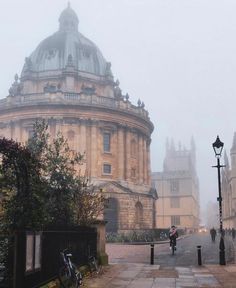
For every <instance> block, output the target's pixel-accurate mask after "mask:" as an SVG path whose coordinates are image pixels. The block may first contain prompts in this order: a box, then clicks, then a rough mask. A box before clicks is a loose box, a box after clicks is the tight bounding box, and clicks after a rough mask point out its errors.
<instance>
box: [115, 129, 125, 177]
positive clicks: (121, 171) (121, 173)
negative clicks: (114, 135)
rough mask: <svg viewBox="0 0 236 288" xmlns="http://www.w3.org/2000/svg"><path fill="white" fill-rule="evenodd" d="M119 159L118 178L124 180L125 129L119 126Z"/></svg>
mask: <svg viewBox="0 0 236 288" xmlns="http://www.w3.org/2000/svg"><path fill="white" fill-rule="evenodd" d="M117 160H118V179H119V180H124V164H125V159H124V129H123V128H122V127H121V126H120V127H119V128H118V145H117Z"/></svg>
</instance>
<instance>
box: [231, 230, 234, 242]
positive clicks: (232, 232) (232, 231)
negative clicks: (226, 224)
mask: <svg viewBox="0 0 236 288" xmlns="http://www.w3.org/2000/svg"><path fill="white" fill-rule="evenodd" d="M231 234H232V239H233V240H234V239H235V229H234V228H232V230H231Z"/></svg>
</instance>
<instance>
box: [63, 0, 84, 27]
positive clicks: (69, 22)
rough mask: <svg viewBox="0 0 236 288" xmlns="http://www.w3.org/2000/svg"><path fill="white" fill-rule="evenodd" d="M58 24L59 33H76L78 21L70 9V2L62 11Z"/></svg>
mask: <svg viewBox="0 0 236 288" xmlns="http://www.w3.org/2000/svg"><path fill="white" fill-rule="evenodd" d="M59 23H60V26H59V30H60V31H78V25H79V19H78V16H77V15H76V13H75V11H74V10H73V9H72V8H71V7H70V2H68V6H67V8H66V9H65V10H64V11H62V13H61V15H60V17H59Z"/></svg>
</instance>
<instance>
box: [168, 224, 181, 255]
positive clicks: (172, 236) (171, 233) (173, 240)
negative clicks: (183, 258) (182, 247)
mask: <svg viewBox="0 0 236 288" xmlns="http://www.w3.org/2000/svg"><path fill="white" fill-rule="evenodd" d="M178 237H179V235H178V231H177V228H176V227H175V225H172V226H171V228H170V231H169V238H170V249H171V248H172V243H173V244H174V247H175V250H176V239H177V238H178Z"/></svg>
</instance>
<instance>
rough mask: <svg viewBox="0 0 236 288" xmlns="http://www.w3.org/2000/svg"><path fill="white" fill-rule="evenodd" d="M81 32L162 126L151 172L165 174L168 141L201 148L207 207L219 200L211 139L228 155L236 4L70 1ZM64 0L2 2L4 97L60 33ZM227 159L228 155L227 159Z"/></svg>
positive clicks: (234, 113) (230, 0)
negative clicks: (33, 56) (30, 58)
mask: <svg viewBox="0 0 236 288" xmlns="http://www.w3.org/2000/svg"><path fill="white" fill-rule="evenodd" d="M70 2H71V7H72V8H73V9H74V10H75V12H76V13H77V15H78V17H79V21H80V23H79V30H80V32H81V33H82V34H84V35H85V36H86V37H88V38H89V39H90V40H92V41H93V42H94V43H96V45H97V46H98V47H99V48H100V50H101V51H102V53H103V55H104V57H105V58H106V60H107V61H110V62H111V63H112V71H113V75H114V77H115V79H117V78H118V79H119V81H120V87H121V89H122V91H123V93H124V94H126V93H129V95H130V100H131V102H132V103H133V104H136V103H137V100H138V99H139V98H140V99H141V101H144V103H145V105H146V106H145V107H146V108H147V110H148V111H149V113H150V118H151V120H152V122H153V123H154V125H155V131H154V133H153V135H152V144H151V153H152V155H151V161H152V171H161V170H162V164H163V158H164V154H165V143H166V138H167V137H169V138H171V137H173V138H174V140H175V142H176V146H178V142H179V141H181V142H182V143H183V145H185V146H186V148H189V145H190V139H191V136H193V137H194V139H195V142H196V147H197V171H198V176H199V180H200V192H201V194H200V195H201V203H202V204H204V203H205V202H207V201H209V200H212V201H214V200H216V197H217V194H218V187H217V173H216V169H213V168H212V167H211V166H212V165H215V164H216V159H215V157H214V152H213V150H212V146H211V145H212V142H214V141H215V139H216V135H217V134H219V136H220V138H221V140H222V141H223V142H224V143H225V149H226V151H227V152H228V154H229V150H230V148H231V145H232V139H233V133H234V131H236V99H235V95H236V85H235V84H236V40H235V38H236V17H235V15H236V1H235V0H224V1H222V0H172V1H171V0H169V1H168V0H71V1H70ZM66 6H67V1H65V0H40V1H35V0H8V1H5V0H0V19H1V20H0V21H1V25H0V35H1V38H0V44H1V45H0V48H1V50H0V52H1V53H0V84H1V85H0V87H1V90H0V98H3V97H5V96H6V95H8V89H9V88H10V86H11V84H12V82H13V80H14V75H15V73H18V74H20V73H21V70H22V67H23V64H24V59H25V57H27V56H29V55H30V54H31V52H32V51H33V50H34V49H35V48H36V47H37V45H38V44H39V42H40V41H42V40H43V39H45V38H46V37H47V36H50V35H51V34H53V33H54V32H56V31H57V30H58V18H59V16H60V13H61V12H62V10H63V9H65V8H66ZM222 162H223V158H222Z"/></svg>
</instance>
